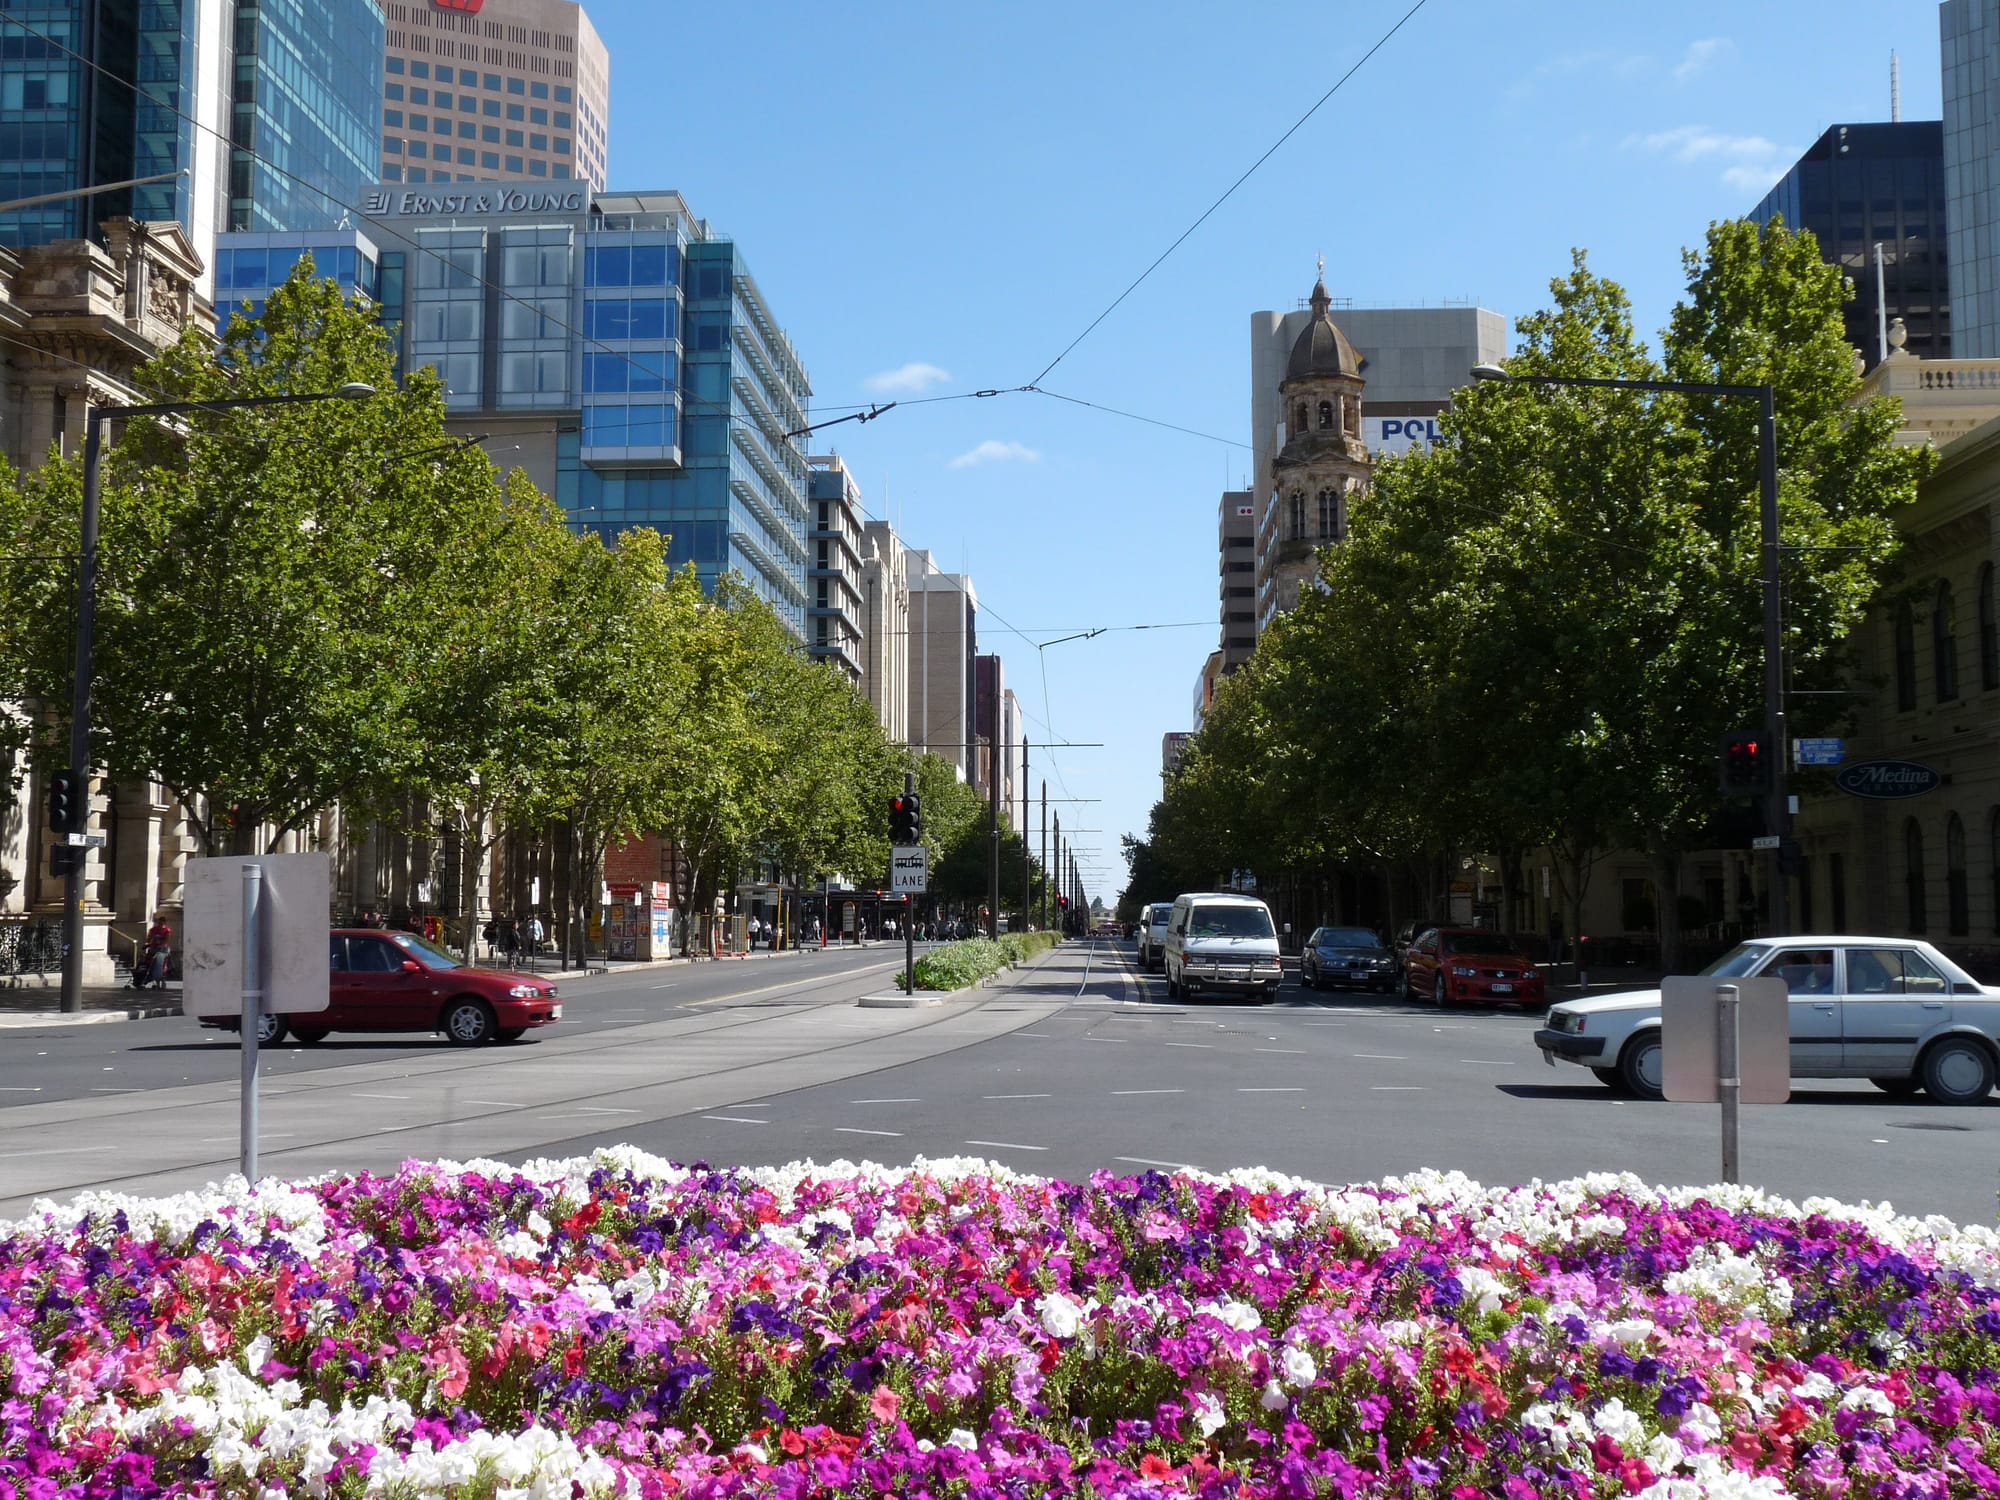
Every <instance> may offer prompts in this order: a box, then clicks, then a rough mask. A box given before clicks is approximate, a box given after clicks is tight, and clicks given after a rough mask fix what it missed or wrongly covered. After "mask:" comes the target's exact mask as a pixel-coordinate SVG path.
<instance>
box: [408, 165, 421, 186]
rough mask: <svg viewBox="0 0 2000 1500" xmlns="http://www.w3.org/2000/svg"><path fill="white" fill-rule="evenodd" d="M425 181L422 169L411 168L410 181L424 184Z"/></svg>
mask: <svg viewBox="0 0 2000 1500" xmlns="http://www.w3.org/2000/svg"><path fill="white" fill-rule="evenodd" d="M423 180H424V169H423V168H422V167H412V168H410V181H412V182H422V181H423Z"/></svg>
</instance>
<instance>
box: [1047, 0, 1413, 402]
mask: <svg viewBox="0 0 2000 1500" xmlns="http://www.w3.org/2000/svg"><path fill="white" fill-rule="evenodd" d="M1427 3H1428V0H1417V3H1416V4H1415V5H1412V6H1411V7H1410V8H1409V9H1408V10H1407V11H1405V12H1403V17H1402V19H1401V20H1399V21H1398V22H1396V24H1395V25H1394V26H1391V27H1390V28H1389V29H1388V30H1387V31H1385V32H1384V33H1382V36H1381V39H1380V40H1378V41H1377V42H1376V43H1375V45H1374V46H1372V47H1370V48H1369V49H1368V50H1367V51H1366V52H1364V53H1362V54H1361V56H1360V58H1359V60H1358V61H1356V62H1355V64H1354V66H1353V67H1351V68H1349V69H1348V70H1347V71H1346V72H1345V73H1343V74H1341V75H1340V77H1338V78H1337V79H1335V80H1334V83H1333V87H1332V88H1330V89H1328V90H1327V91H1326V92H1325V93H1324V94H1321V95H1320V96H1319V100H1318V102H1317V103H1315V104H1314V105H1313V107H1312V108H1311V109H1309V110H1307V111H1306V112H1305V113H1304V114H1302V115H1300V116H1299V117H1298V119H1297V120H1295V121H1293V123H1292V128H1291V129H1290V130H1287V131H1286V132H1285V133H1284V134H1283V135H1281V136H1279V137H1278V138H1277V140H1275V141H1273V142H1272V143H1271V146H1270V149H1269V150H1267V151H1266V152H1265V153H1264V154H1263V155H1262V156H1260V157H1258V158H1257V159H1256V160H1255V161H1253V162H1252V163H1250V165H1249V167H1248V168H1247V169H1245V171H1244V173H1243V175H1242V176H1241V177H1239V178H1237V179H1236V180H1235V181H1234V182H1232V183H1230V184H1229V186H1228V187H1227V188H1225V189H1224V190H1223V193H1222V196H1221V197H1220V198H1217V199H1216V200H1215V201H1214V202H1213V203H1211V204H1209V205H1208V207H1207V208H1205V209H1203V210H1202V212H1201V217H1200V218H1198V219H1196V220H1195V221H1194V222H1193V223H1192V224H1190V225H1188V227H1187V228H1186V229H1183V230H1182V231H1181V232H1180V235H1179V236H1178V237H1177V238H1176V239H1175V240H1174V242H1173V243H1172V244H1171V245H1169V246H1167V248H1166V249H1164V250H1162V251H1161V252H1160V253H1159V256H1158V257H1157V258H1156V259H1155V260H1154V261H1153V263H1152V264H1151V265H1150V266H1148V267H1146V269H1145V270H1143V271H1141V272H1140V273H1139V275H1138V276H1137V278H1135V279H1134V280H1133V282H1132V284H1131V285H1130V286H1128V287H1126V288H1125V290H1124V291H1122V292H1120V293H1119V294H1118V295H1117V296H1116V297H1115V298H1113V299H1112V302H1111V305H1110V306H1109V307H1107V308H1105V309H1104V311H1103V312H1101V313H1099V314H1098V315H1097V316H1096V317H1094V318H1092V319H1091V320H1090V326H1089V327H1088V328H1086V329H1084V330H1083V332H1082V333H1079V334H1078V335H1077V336H1076V337H1075V338H1073V339H1071V340H1070V341H1069V343H1068V344H1066V345H1065V346H1064V347H1063V352H1062V353H1060V354H1058V355H1057V356H1056V357H1055V358H1054V359H1052V360H1050V361H1049V362H1048V363H1047V364H1046V365H1044V366H1043V367H1042V372H1041V374H1039V375H1037V376H1036V377H1035V378H1034V379H1033V380H1031V381H1029V382H1028V384H1029V385H1031V386H1033V385H1040V384H1041V383H1042V381H1043V380H1045V379H1047V378H1048V373H1049V371H1051V370H1053V369H1054V368H1055V367H1056V366H1057V365H1059V364H1061V363H1062V362H1063V361H1064V360H1065V359H1067V358H1069V353H1070V350H1072V349H1074V348H1075V347H1076V346H1077V345H1078V344H1080V343H1082V342H1083V341H1084V340H1085V339H1087V338H1089V337H1090V336H1091V334H1092V333H1094V332H1096V330H1097V325H1098V324H1099V323H1102V322H1103V321H1104V320H1105V319H1106V318H1108V317H1110V316H1111V315H1112V314H1113V313H1114V312H1116V311H1117V310H1118V305H1119V304H1120V303H1121V302H1123V301H1124V300H1125V299H1126V298H1127V297H1129V296H1131V295H1132V294H1133V293H1134V292H1136V291H1137V290H1138V289H1139V286H1140V283H1142V282H1143V281H1145V279H1146V278H1147V277H1148V276H1151V275H1152V274H1153V273H1154V272H1155V271H1157V270H1159V268H1160V266H1161V265H1162V263H1164V262H1165V260H1166V259H1167V257H1168V256H1170V255H1172V254H1173V253H1174V252H1175V251H1176V250H1178V249H1180V247H1181V244H1182V242H1183V241H1185V240H1186V239H1187V237H1188V236H1189V235H1191V234H1193V233H1194V232H1195V231H1196V230H1197V229H1199V228H1201V226H1202V225H1203V224H1205V223H1207V222H1208V220H1209V216H1210V215H1212V214H1213V213H1214V212H1215V211H1216V210H1217V209H1218V208H1220V207H1222V205H1223V204H1225V203H1227V202H1228V201H1229V199H1230V198H1231V197H1232V196H1233V195H1234V194H1235V192H1236V190H1237V189H1238V188H1240V187H1242V186H1243V184H1244V183H1246V182H1248V181H1249V180H1250V178H1251V175H1252V174H1253V173H1255V172H1256V170H1257V169H1258V168H1259V167H1261V166H1263V165H1264V163H1265V162H1267V161H1269V160H1270V159H1271V158H1272V156H1274V155H1275V154H1276V153H1277V150H1278V148H1279V147H1280V146H1282V145H1284V144H1285V142H1286V141H1289V140H1290V139H1291V138H1292V137H1293V136H1295V135H1297V134H1298V132H1299V130H1300V128H1301V127H1302V126H1303V125H1304V124H1305V123H1306V121H1308V120H1310V119H1311V118H1312V117H1313V116H1314V115H1316V114H1318V113H1319V111H1320V106H1321V105H1323V104H1325V103H1326V101H1327V100H1329V99H1331V98H1332V97H1333V96H1334V95H1335V94H1337V93H1339V92H1340V90H1341V88H1342V87H1343V86H1344V85H1345V84H1346V82H1347V80H1348V79H1350V78H1352V77H1353V76H1354V75H1355V74H1356V73H1358V72H1360V71H1361V69H1362V68H1363V66H1365V65H1366V64H1367V62H1368V59H1370V58H1371V57H1373V56H1374V55H1375V54H1376V53H1377V52H1380V51H1381V50H1382V49H1383V48H1384V47H1385V46H1387V45H1388V44H1389V40H1390V38H1391V37H1393V36H1395V34H1396V33H1397V32H1399V31H1401V30H1402V29H1403V27H1404V26H1406V25H1408V24H1409V21H1410V18H1411V17H1412V16H1414V15H1415V14H1416V13H1417V12H1418V11H1420V10H1422V9H1423V8H1424V6H1425V5H1426V4H1427Z"/></svg>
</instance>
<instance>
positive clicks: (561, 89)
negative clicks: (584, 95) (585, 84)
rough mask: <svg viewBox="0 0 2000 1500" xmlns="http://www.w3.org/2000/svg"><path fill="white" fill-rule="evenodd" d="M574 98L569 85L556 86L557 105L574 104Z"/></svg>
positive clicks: (560, 84)
mask: <svg viewBox="0 0 2000 1500" xmlns="http://www.w3.org/2000/svg"><path fill="white" fill-rule="evenodd" d="M574 98H575V96H574V95H572V94H571V93H570V89H569V85H568V84H566V83H559V84H557V85H556V103H558V104H569V103H572V102H574Z"/></svg>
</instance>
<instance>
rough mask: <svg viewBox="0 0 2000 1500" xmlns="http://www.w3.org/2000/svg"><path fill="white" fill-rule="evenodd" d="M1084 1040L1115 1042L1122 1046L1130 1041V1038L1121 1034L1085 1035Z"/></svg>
mask: <svg viewBox="0 0 2000 1500" xmlns="http://www.w3.org/2000/svg"><path fill="white" fill-rule="evenodd" d="M1084 1040H1085V1041H1086V1042H1116V1043H1117V1044H1118V1045H1119V1046H1121V1047H1122V1046H1124V1045H1125V1043H1127V1042H1128V1041H1130V1040H1131V1038H1130V1037H1123V1036H1087V1037H1085V1038H1084Z"/></svg>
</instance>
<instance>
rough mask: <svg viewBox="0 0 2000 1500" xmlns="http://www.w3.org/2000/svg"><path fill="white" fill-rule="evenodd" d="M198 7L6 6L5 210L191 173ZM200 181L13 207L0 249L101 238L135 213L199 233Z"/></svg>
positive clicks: (106, 2)
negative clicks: (196, 202) (113, 222)
mask: <svg viewBox="0 0 2000 1500" xmlns="http://www.w3.org/2000/svg"><path fill="white" fill-rule="evenodd" d="M200 9H201V5H200V3H199V0H23V3H15V4H11V5H7V6H5V7H4V8H0V201H5V202H12V201H14V200H15V199H18V198H32V197H38V196H40V195H42V194H44V193H60V192H64V191H67V190H70V189H74V188H80V187H88V186H91V185H93V184H97V183H105V182H125V181H129V180H131V179H132V178H135V177H155V176H159V175H161V174H163V173H168V172H177V171H180V170H181V169H182V168H191V167H192V165H193V161H194V144H195V128H196V127H195V121H194V118H193V117H196V116H198V114H199V110H198V104H199V100H198V98H197V96H196V93H195V76H196V74H195V66H196V62H195V57H196V44H197V39H198V26H197V22H198V19H199V17H198V11H199V10H200ZM80 59H88V61H87V62H86V61H83V60H80ZM93 64H94V65H95V66H93ZM217 123H219V122H217ZM192 183H193V179H192V177H186V178H182V179H181V180H180V181H179V182H178V183H173V182H168V183H158V184H152V185H148V186H146V187H141V188H123V189H120V190H118V191H116V192H112V193H101V194H96V195H94V196H92V197H89V198H71V199H66V200H63V201H61V202H56V203H44V204H38V205H36V206H34V207H31V208H17V209H12V210H9V211H8V212H6V213H0V244H6V245H45V244H48V243H50V242H51V241H54V240H74V239H91V238H95V237H96V234H97V225H98V224H99V223H100V222H101V221H103V220H105V219H110V218H123V217H127V216H130V217H132V218H138V219H149V220H154V221H160V220H166V219H178V220H179V221H180V222H181V224H182V225H183V226H184V227H186V228H188V229H189V230H190V232H191V233H192V232H193V231H194V230H195V229H196V219H197V217H198V216H197V214H196V212H195V210H194V207H193V203H192V194H193V192H194V188H193V185H192ZM209 227H210V228H211V229H212V228H213V227H214V226H213V225H212V224H211V225H210V226H209Z"/></svg>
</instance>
